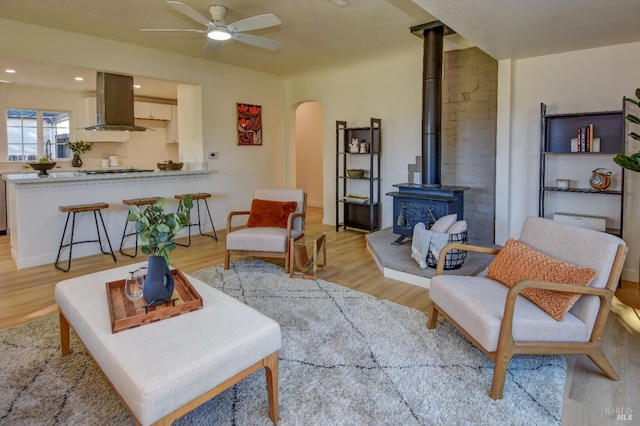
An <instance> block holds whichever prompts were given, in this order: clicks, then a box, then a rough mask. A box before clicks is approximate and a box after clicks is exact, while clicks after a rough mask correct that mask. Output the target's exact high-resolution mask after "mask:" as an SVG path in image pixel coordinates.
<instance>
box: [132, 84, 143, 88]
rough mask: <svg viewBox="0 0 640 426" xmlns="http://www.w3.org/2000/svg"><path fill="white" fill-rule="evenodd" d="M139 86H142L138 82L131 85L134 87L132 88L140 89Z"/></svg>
mask: <svg viewBox="0 0 640 426" xmlns="http://www.w3.org/2000/svg"><path fill="white" fill-rule="evenodd" d="M141 87H142V86H140V85H139V84H134V85H133V88H134V89H140V88H141Z"/></svg>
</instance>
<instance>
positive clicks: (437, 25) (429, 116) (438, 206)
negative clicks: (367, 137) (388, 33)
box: [387, 21, 470, 244]
mask: <svg viewBox="0 0 640 426" xmlns="http://www.w3.org/2000/svg"><path fill="white" fill-rule="evenodd" d="M411 32H412V33H414V34H416V35H418V36H420V37H423V38H424V47H423V68H422V78H423V83H422V158H421V171H422V173H421V181H420V182H416V183H399V184H395V185H393V186H395V187H397V188H398V189H399V190H398V191H394V192H389V193H387V195H390V196H392V197H393V218H394V222H393V233H394V234H398V235H400V236H399V237H398V239H396V240H395V241H394V244H401V243H402V240H404V239H405V238H406V237H412V236H413V227H414V225H415V224H416V223H418V222H423V223H424V224H425V225H427V227H429V225H431V224H432V223H433V222H435V221H436V220H437V219H438V218H440V217H442V216H445V215H448V214H453V213H456V214H457V215H458V220H462V219H463V218H464V191H465V190H467V189H470V188H468V187H460V186H442V185H441V184H440V156H441V153H440V151H441V145H442V141H441V139H442V138H441V127H442V126H441V121H442V52H443V42H444V36H445V34H450V33H453V31H451V30H450V29H449V28H447V27H445V25H444V24H442V23H441V22H439V21H436V22H431V23H428V24H422V25H418V26H416V27H412V28H411Z"/></svg>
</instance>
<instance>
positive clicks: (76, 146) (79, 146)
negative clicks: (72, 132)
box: [66, 141, 93, 154]
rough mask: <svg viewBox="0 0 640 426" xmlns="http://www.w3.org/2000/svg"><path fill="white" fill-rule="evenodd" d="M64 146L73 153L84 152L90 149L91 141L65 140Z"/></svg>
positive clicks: (91, 146)
mask: <svg viewBox="0 0 640 426" xmlns="http://www.w3.org/2000/svg"><path fill="white" fill-rule="evenodd" d="M66 146H67V148H69V149H70V150H71V152H73V153H74V154H84V153H85V152H89V151H91V148H93V144H92V143H90V142H85V141H75V142H67V143H66Z"/></svg>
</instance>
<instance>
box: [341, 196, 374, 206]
mask: <svg viewBox="0 0 640 426" xmlns="http://www.w3.org/2000/svg"><path fill="white" fill-rule="evenodd" d="M344 200H345V201H346V202H348V203H358V204H367V203H368V202H369V197H365V196H362V195H351V194H347V195H345V196H344Z"/></svg>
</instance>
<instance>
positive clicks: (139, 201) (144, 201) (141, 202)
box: [119, 197, 160, 257]
mask: <svg viewBox="0 0 640 426" xmlns="http://www.w3.org/2000/svg"><path fill="white" fill-rule="evenodd" d="M158 199H160V197H148V198H132V199H129V200H122V204H124V205H125V206H138V207H140V206H148V205H151V204H153V203H155V202H156V201H158ZM127 216H128V215H127ZM128 225H129V221H128V220H126V219H125V223H124V231H122V239H121V240H120V249H119V251H120V253H121V254H123V255H125V256H127V257H136V256H137V255H138V231H134V232H130V233H127V226H128ZM134 225H135V224H134ZM134 229H135V228H134ZM132 235H135V236H136V249H135V251H134V252H133V255H131V254H128V253H125V252H124V251H122V245H123V244H124V239H125V238H127V237H130V236H132Z"/></svg>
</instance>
